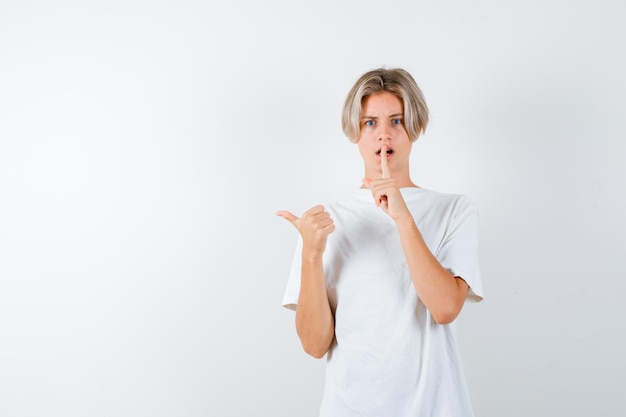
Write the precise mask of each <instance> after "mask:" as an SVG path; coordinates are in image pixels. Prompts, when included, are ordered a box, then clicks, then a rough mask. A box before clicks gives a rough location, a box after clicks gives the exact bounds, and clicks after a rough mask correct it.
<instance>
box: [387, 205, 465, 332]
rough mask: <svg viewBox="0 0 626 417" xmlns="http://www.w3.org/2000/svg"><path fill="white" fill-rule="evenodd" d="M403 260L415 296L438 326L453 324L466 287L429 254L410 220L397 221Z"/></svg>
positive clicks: (408, 218) (409, 217)
mask: <svg viewBox="0 0 626 417" xmlns="http://www.w3.org/2000/svg"><path fill="white" fill-rule="evenodd" d="M396 225H397V227H398V232H399V234H400V241H401V244H402V249H403V251H404V256H405V258H406V261H407V264H408V268H409V273H410V274H411V279H412V281H413V285H414V286H415V289H416V291H417V294H418V296H419V298H420V300H422V302H423V303H424V305H425V306H426V308H428V310H429V311H430V312H431V314H432V315H433V318H434V319H435V321H436V322H437V323H440V324H446V323H449V322H451V321H453V320H454V319H455V318H456V317H457V315H458V314H459V313H460V311H461V308H462V307H463V303H464V301H465V297H466V296H467V292H468V290H469V287H468V286H467V284H466V283H465V281H463V280H462V279H459V278H455V277H454V276H452V274H450V273H449V272H448V271H447V270H446V269H445V268H444V267H443V266H441V264H440V263H439V261H438V260H437V258H435V256H434V255H433V254H432V253H431V252H430V249H429V248H428V246H427V245H426V242H424V239H423V237H422V234H421V233H420V231H419V229H418V228H417V226H416V224H415V221H414V219H413V217H411V216H406V217H404V218H402V219H399V220H397V221H396Z"/></svg>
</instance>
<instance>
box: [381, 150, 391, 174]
mask: <svg viewBox="0 0 626 417" xmlns="http://www.w3.org/2000/svg"><path fill="white" fill-rule="evenodd" d="M380 169H381V171H382V175H383V176H382V178H391V173H390V172H389V161H388V160H387V147H386V146H384V145H383V147H382V148H381V150H380Z"/></svg>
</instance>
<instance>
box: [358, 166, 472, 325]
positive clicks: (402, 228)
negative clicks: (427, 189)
mask: <svg viewBox="0 0 626 417" xmlns="http://www.w3.org/2000/svg"><path fill="white" fill-rule="evenodd" d="M381 169H382V178H379V179H376V180H369V179H367V180H366V181H365V182H364V184H365V185H366V186H367V187H368V188H369V189H370V190H371V191H372V195H373V196H374V201H375V202H376V204H377V205H378V206H379V207H381V208H382V209H383V210H384V211H385V212H386V213H387V214H388V215H389V216H390V217H391V218H392V219H393V220H394V221H395V223H396V226H397V228H398V233H399V234H400V242H401V244H402V250H403V252H404V257H405V258H406V262H407V265H408V267H409V273H410V274H411V279H412V281H413V285H414V286H415V289H416V291H417V294H418V295H419V298H420V300H422V302H423V303H424V305H425V306H426V308H428V310H429V311H430V313H431V314H432V316H433V318H434V319H435V321H436V322H437V323H439V324H447V323H450V322H451V321H453V320H454V319H455V318H456V317H457V316H458V315H459V313H460V312H461V308H463V304H464V302H465V298H466V297H467V294H468V292H469V285H467V283H466V282H465V281H464V280H463V279H462V278H461V277H454V276H453V275H452V274H450V273H449V272H448V271H447V270H446V269H445V268H444V267H443V266H441V264H440V263H439V261H438V260H437V258H435V256H434V255H433V254H432V253H431V252H430V249H428V246H427V245H426V242H424V239H423V237H422V234H421V233H420V231H419V229H418V228H417V225H416V224H415V220H414V219H413V216H412V215H411V213H410V212H409V209H408V208H407V206H406V203H405V201H404V198H403V197H402V193H401V192H400V189H399V188H398V187H397V185H396V183H395V181H394V180H393V179H392V178H391V175H390V173H389V167H388V165H387V159H386V158H381Z"/></svg>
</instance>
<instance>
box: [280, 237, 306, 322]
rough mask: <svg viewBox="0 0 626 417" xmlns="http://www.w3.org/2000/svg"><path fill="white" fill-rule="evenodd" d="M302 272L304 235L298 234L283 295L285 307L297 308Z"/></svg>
mask: <svg viewBox="0 0 626 417" xmlns="http://www.w3.org/2000/svg"><path fill="white" fill-rule="evenodd" d="M301 274H302V237H301V236H298V242H297V244H296V251H295V253H294V255H293V261H292V262H291V270H290V272H289V278H288V280H287V288H286V289H285V295H284V296H283V307H285V308H288V309H290V310H294V311H295V310H296V306H297V305H298V298H299V297H300V275H301Z"/></svg>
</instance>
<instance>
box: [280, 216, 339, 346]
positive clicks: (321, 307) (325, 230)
mask: <svg viewBox="0 0 626 417" xmlns="http://www.w3.org/2000/svg"><path fill="white" fill-rule="evenodd" d="M276 214H278V215H279V216H281V217H283V218H285V219H286V220H288V221H289V222H290V223H291V224H293V225H294V226H295V227H296V229H298V231H299V232H300V234H301V236H302V274H301V283H300V295H299V298H298V306H297V307H296V330H297V332H298V336H299V337H300V341H301V343H302V347H303V349H304V351H305V352H306V353H308V354H309V355H311V356H313V357H316V358H321V357H323V356H324V355H325V354H326V352H328V349H329V348H330V345H331V343H332V341H333V338H334V337H335V319H334V317H333V314H332V311H331V309H330V304H329V302H328V294H327V293H326V280H325V278H324V269H323V265H322V256H323V254H324V250H325V249H326V240H327V237H328V235H329V234H330V233H332V232H333V231H334V230H335V225H334V223H333V221H332V219H331V218H330V215H329V214H328V213H327V212H326V211H324V208H323V207H322V206H315V207H313V208H311V209H309V210H307V211H306V212H305V213H304V214H303V215H302V218H298V217H297V216H295V215H293V214H291V213H290V212H288V211H279V212H278V213H276Z"/></svg>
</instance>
